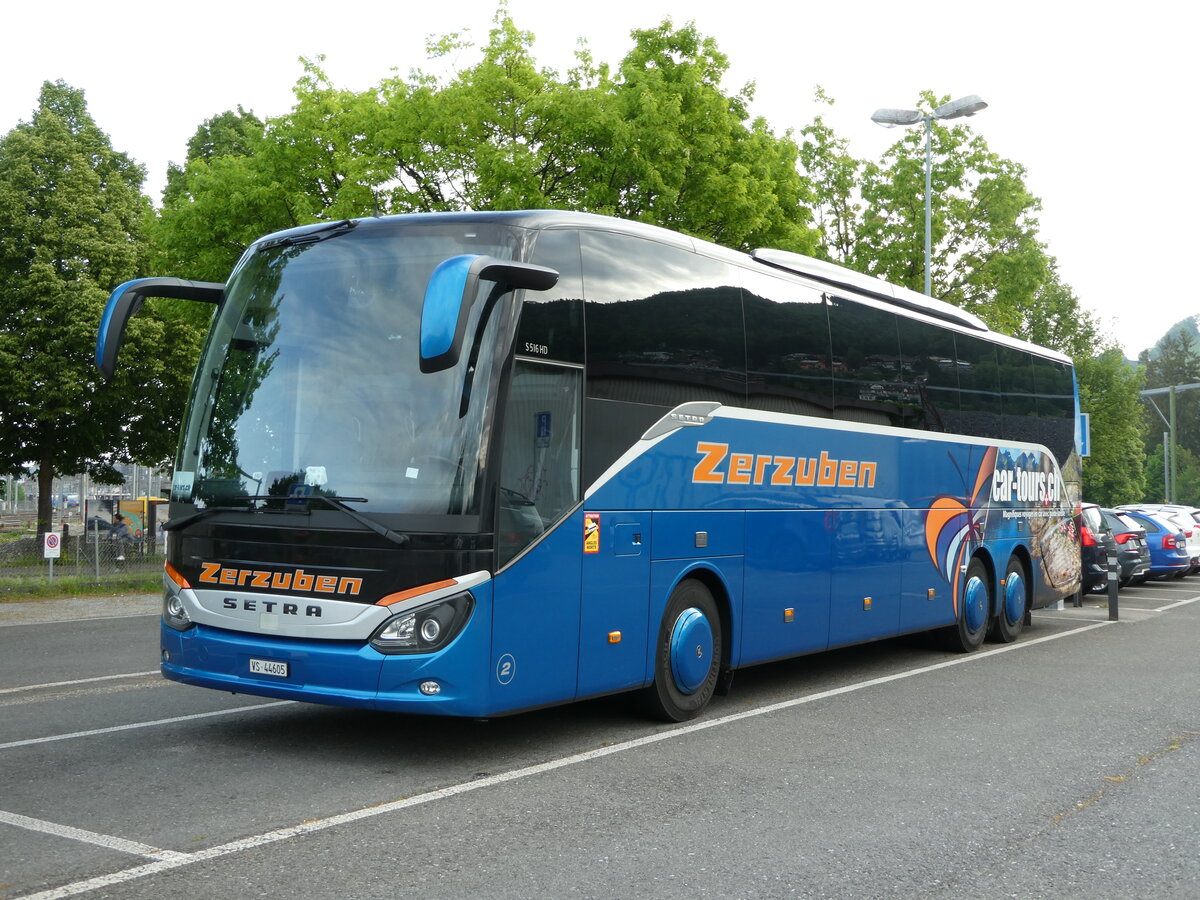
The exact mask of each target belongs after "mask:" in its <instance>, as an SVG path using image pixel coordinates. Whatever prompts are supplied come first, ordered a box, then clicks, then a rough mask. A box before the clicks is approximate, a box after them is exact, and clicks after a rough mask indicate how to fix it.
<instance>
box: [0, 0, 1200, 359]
mask: <svg viewBox="0 0 1200 900" xmlns="http://www.w3.org/2000/svg"><path fill="white" fill-rule="evenodd" d="M497 5H498V2H497V0H452V2H449V3H430V2H427V0H420V2H412V0H391V2H381V0H343V2H340V3H339V2H328V0H321V2H311V0H292V2H276V3H269V4H267V3H259V2H255V0H240V2H236V3H235V2H230V0H205V2H202V3H187V4H184V3H171V2H163V0H155V2H151V0H125V2H121V3H114V4H100V3H95V2H94V0H93V2H86V3H84V2H79V0H59V2H57V3H27V2H22V3H16V4H9V7H8V8H7V9H6V10H5V12H4V14H3V23H4V31H5V35H6V39H5V41H4V48H3V51H2V52H0V85H2V88H0V133H3V132H6V131H8V130H9V129H11V128H12V127H13V126H15V125H16V124H17V123H18V122H20V121H27V120H28V119H29V118H30V116H31V114H32V112H33V110H34V108H35V107H36V105H37V96H38V91H39V89H40V86H41V84H42V82H43V81H46V80H56V79H63V80H64V81H66V82H67V83H68V84H70V85H72V86H73V87H77V88H82V89H83V90H84V91H85V92H86V96H87V101H88V108H89V110H90V112H91V114H92V116H93V117H94V118H95V120H96V121H97V123H98V124H99V126H100V127H101V128H102V129H103V130H104V131H105V132H107V133H108V135H109V136H110V137H111V139H112V143H113V146H114V147H115V148H116V149H118V150H121V151H124V152H125V153H128V154H129V155H130V156H132V157H133V158H134V159H136V160H137V161H139V162H141V163H143V164H144V165H145V166H146V167H147V170H148V179H147V184H146V191H147V193H149V194H150V195H151V196H152V197H154V198H155V201H156V202H157V201H158V200H159V195H160V192H161V188H162V184H163V182H164V180H165V173H166V167H167V163H168V162H171V161H175V162H182V161H183V160H184V158H185V156H186V152H187V149H186V145H187V141H188V138H190V137H191V135H192V134H193V133H194V132H195V130H196V127H197V126H198V125H199V124H200V123H201V122H202V121H203V120H204V119H206V118H209V117H211V116H213V115H215V114H217V113H219V112H222V111H224V110H227V109H234V108H236V107H237V106H238V104H241V105H242V106H243V107H244V108H246V109H248V110H252V111H254V112H255V113H257V114H258V115H259V116H260V117H266V116H271V115H277V114H280V113H284V112H286V111H287V110H289V109H290V108H291V105H292V100H293V98H292V93H291V89H292V86H293V85H294V84H295V82H296V80H297V79H298V78H299V76H300V74H301V67H300V64H299V62H298V58H299V57H300V56H308V57H315V56H317V55H318V54H324V55H325V57H326V61H325V64H324V65H325V70H326V72H327V73H328V74H329V75H330V77H331V79H332V80H333V82H334V83H335V84H336V85H337V86H339V87H344V88H349V89H355V90H362V89H364V88H367V87H369V86H371V85H373V84H375V83H377V82H378V81H379V80H380V79H382V78H383V77H385V76H387V75H388V74H389V73H390V71H391V70H393V69H396V70H399V72H400V73H401V74H407V73H408V72H409V71H410V70H411V69H413V68H425V69H428V70H435V69H436V66H437V65H438V64H435V63H430V62H428V60H427V58H426V56H425V52H424V46H425V41H426V39H427V37H429V36H430V35H440V34H445V33H448V32H451V31H463V30H469V32H470V34H471V35H472V36H473V37H474V39H475V41H476V43H483V42H485V41H486V39H487V32H488V29H489V28H490V27H491V24H492V18H493V15H494V13H495V11H496V8H497ZM508 8H509V11H510V12H511V14H512V16H513V18H514V20H515V22H516V24H517V25H518V27H520V28H523V29H525V30H528V31H532V32H533V33H534V35H535V36H536V38H537V40H536V43H535V44H534V48H533V52H534V56H535V58H536V59H537V61H538V63H539V64H540V65H542V66H543V67H550V68H554V69H557V70H558V71H560V72H562V71H564V70H565V69H566V68H568V67H569V65H570V64H571V62H572V54H573V53H574V51H575V49H576V46H577V44H578V41H579V39H580V38H584V39H586V41H587V43H588V46H589V47H590V49H591V51H592V54H593V56H594V57H595V59H596V60H597V61H603V62H609V63H612V64H613V65H615V64H617V63H618V62H619V61H620V60H621V58H622V57H623V56H624V55H625V54H626V52H627V51H628V50H629V49H630V47H631V46H632V41H631V39H630V37H629V32H630V31H631V30H632V29H634V28H650V27H653V26H655V25H657V24H658V23H659V22H661V21H662V20H663V19H664V18H667V17H670V18H672V20H673V21H674V22H675V23H676V24H677V25H682V24H684V23H686V22H688V21H694V22H695V23H696V25H697V27H698V28H699V29H700V31H701V32H702V33H703V34H705V35H708V36H711V37H714V38H715V39H716V40H717V43H718V46H719V47H720V49H721V50H722V51H723V52H724V53H725V54H726V56H728V57H729V60H730V73H729V76H728V79H727V82H726V84H725V88H726V90H728V91H733V90H736V89H737V88H739V87H740V86H741V85H743V84H745V83H746V82H750V81H753V82H755V84H756V85H757V91H756V99H755V104H754V106H753V108H752V112H753V113H754V114H755V115H762V116H764V117H765V118H766V119H767V120H768V122H770V124H771V125H772V127H773V128H774V129H775V130H776V132H777V133H782V132H783V131H784V130H785V129H787V128H794V129H796V130H797V131H798V130H799V129H800V128H802V127H804V125H806V124H807V123H808V122H810V121H811V120H812V117H813V116H814V115H815V114H816V113H817V112H818V111H823V112H824V115H825V117H826V120H827V121H828V122H829V123H830V124H831V125H832V126H833V127H834V128H835V130H836V131H837V132H838V133H839V134H841V135H843V136H845V137H847V138H849V139H850V142H851V146H850V149H851V152H852V153H853V154H855V155H856V156H859V157H865V158H871V159H875V158H878V157H879V156H880V154H881V153H882V152H883V151H884V149H885V148H886V147H887V146H889V145H890V144H891V143H892V142H893V141H894V140H896V138H897V137H898V134H897V133H896V132H893V131H888V130H886V129H883V128H880V127H879V126H877V125H874V124H872V123H871V122H870V115H871V113H872V112H873V111H874V110H875V109H876V108H878V107H884V106H891V107H912V106H914V105H915V104H916V102H917V99H918V95H919V93H920V91H922V90H925V89H929V90H932V91H934V92H935V93H936V94H939V95H941V94H950V95H951V96H953V97H960V96H963V95H966V94H979V95H980V96H981V97H983V99H984V100H986V101H987V102H988V104H989V108H988V109H986V110H984V111H983V112H981V113H980V114H979V115H978V116H976V117H975V118H974V119H973V120H972V125H973V127H974V128H975V129H976V130H978V131H979V132H980V133H981V134H982V135H983V136H984V137H985V138H986V140H987V141H988V144H989V146H990V147H991V149H992V150H993V151H995V152H996V153H998V154H999V155H1001V156H1003V157H1006V158H1009V159H1012V160H1015V161H1016V162H1018V163H1020V164H1022V165H1023V166H1025V168H1026V170H1027V177H1026V181H1027V184H1028V186H1029V188H1030V190H1031V191H1032V192H1033V193H1034V195H1035V196H1038V197H1040V198H1041V200H1042V204H1043V211H1042V213H1041V215H1040V222H1041V237H1042V239H1043V241H1045V242H1046V243H1047V245H1048V246H1049V250H1050V253H1051V254H1052V255H1054V256H1055V257H1057V259H1058V262H1059V271H1060V274H1061V275H1062V277H1063V279H1064V280H1065V281H1066V282H1067V283H1068V284H1070V285H1071V286H1072V287H1073V288H1074V289H1075V292H1076V293H1077V294H1078V296H1079V297H1080V299H1081V301H1082V303H1083V305H1084V306H1085V307H1086V308H1088V309H1091V310H1093V311H1095V312H1096V313H1097V314H1098V315H1099V316H1100V319H1101V322H1102V323H1103V325H1104V326H1105V328H1106V330H1108V331H1109V332H1110V333H1111V334H1113V336H1114V337H1116V339H1117V340H1118V342H1119V343H1120V344H1121V346H1123V347H1124V348H1125V351H1126V355H1128V356H1130V357H1135V356H1136V355H1137V353H1138V352H1139V351H1140V350H1143V349H1145V348H1146V347H1149V346H1151V345H1152V344H1153V343H1154V342H1155V341H1157V340H1158V339H1159V338H1160V337H1161V336H1162V335H1163V333H1164V332H1165V331H1166V330H1167V329H1168V328H1169V327H1170V326H1171V325H1173V324H1174V323H1175V322H1177V321H1179V320H1180V319H1183V318H1185V317H1187V316H1191V315H1196V314H1200V298H1197V296H1196V293H1195V291H1194V290H1193V289H1192V288H1191V287H1190V286H1189V284H1188V282H1187V280H1186V272H1187V271H1188V268H1189V266H1190V262H1191V260H1192V258H1193V254H1194V247H1195V244H1196V229H1195V227H1194V226H1193V225H1192V220H1193V216H1194V214H1195V211H1196V209H1197V206H1198V203H1197V201H1198V200H1200V175H1198V174H1197V165H1196V163H1195V160H1194V159H1193V158H1192V154H1193V152H1194V150H1195V147H1196V141H1195V133H1194V127H1195V126H1194V124H1193V121H1192V120H1193V114H1192V110H1191V108H1190V106H1191V101H1190V100H1188V99H1187V97H1188V96H1190V93H1191V91H1192V89H1193V88H1194V85H1195V84H1196V70H1195V59H1196V55H1197V54H1196V50H1195V41H1196V39H1197V34H1198V33H1200V28H1198V26H1200V13H1197V7H1196V6H1195V5H1193V4H1190V3H1186V4H1185V3H1177V2H1172V3H1167V2H1165V0H1144V2H1141V3H1135V4H1116V3H1110V2H1106V0H1095V2H1090V3H1083V2H1063V0H1038V2H1030V0H1008V2H1006V3H989V4H981V3H972V2H971V0H957V2H954V0H950V2H943V0H930V2H924V3H923V2H920V0H910V2H906V3H900V2H896V0H834V2H830V0H826V2H822V3H805V2H803V0H800V2H791V3H788V2H784V0H724V2H712V0H689V2H678V0H677V2H668V0H602V2H599V3H595V4H590V3H578V2H564V0H557V2H550V0H509V2H508ZM474 61H475V60H474V58H473V57H470V56H464V57H462V58H461V59H460V60H459V65H460V67H466V66H469V65H471V64H473V62H474ZM818 84H819V85H821V86H822V87H824V88H825V90H826V92H827V93H828V94H830V95H831V96H832V97H834V98H835V100H836V101H837V103H836V105H835V106H834V107H833V108H832V109H831V110H819V109H818V107H817V106H816V104H814V102H813V94H814V87H815V86H816V85H818ZM162 274H174V273H162Z"/></svg>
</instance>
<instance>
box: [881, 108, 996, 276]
mask: <svg viewBox="0 0 1200 900" xmlns="http://www.w3.org/2000/svg"><path fill="white" fill-rule="evenodd" d="M981 109H987V104H986V103H985V102H984V101H983V100H981V99H980V98H979V95H977V94H969V95H968V96H966V97H959V98H958V99H957V100H951V101H950V102H949V103H945V104H943V105H941V106H939V107H938V108H937V109H935V110H934V111H933V112H932V113H930V114H929V115H923V114H922V113H921V111H920V110H916V109H877V110H875V112H874V113H873V114H872V116H871V121H872V122H874V123H876V124H877V125H882V126H884V127H885V128H895V127H896V126H897V125H916V124H917V123H918V122H924V123H925V295H926V296H929V295H930V294H931V293H932V284H931V272H930V262H931V257H932V256H933V253H932V251H931V249H930V237H929V233H930V230H931V224H932V223H931V219H932V216H931V213H930V192H931V182H932V178H933V149H932V138H933V120H934V119H958V118H960V117H962V116H973V115H975V113H977V112H979V111H980V110H981Z"/></svg>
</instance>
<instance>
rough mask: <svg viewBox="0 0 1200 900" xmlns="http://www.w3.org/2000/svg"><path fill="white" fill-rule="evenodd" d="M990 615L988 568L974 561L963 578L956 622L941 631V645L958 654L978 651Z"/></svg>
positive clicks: (990, 586)
mask: <svg viewBox="0 0 1200 900" xmlns="http://www.w3.org/2000/svg"><path fill="white" fill-rule="evenodd" d="M991 612H992V584H991V579H990V578H989V577H988V570H987V566H985V565H984V564H983V562H982V561H981V560H980V559H979V558H978V557H976V558H974V559H972V560H971V562H970V564H969V565H968V566H967V572H966V574H965V575H964V576H963V580H962V590H961V591H960V593H959V598H958V621H957V622H955V623H954V624H953V625H950V626H949V627H947V628H944V629H942V631H941V638H942V645H943V646H944V647H945V648H946V649H947V650H953V651H955V652H958V653H970V652H971V651H972V650H977V649H979V645H980V644H982V643H983V638H984V635H986V634H987V630H988V621H989V619H990V617H991Z"/></svg>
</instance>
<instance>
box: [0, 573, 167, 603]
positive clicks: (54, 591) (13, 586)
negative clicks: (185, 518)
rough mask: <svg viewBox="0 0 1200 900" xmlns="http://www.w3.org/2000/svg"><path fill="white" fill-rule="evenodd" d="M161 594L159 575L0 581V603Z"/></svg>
mask: <svg viewBox="0 0 1200 900" xmlns="http://www.w3.org/2000/svg"><path fill="white" fill-rule="evenodd" d="M161 590H162V575H161V574H159V573H154V574H132V575H123V576H118V577H113V578H105V579H104V580H103V581H96V579H95V578H90V577H89V578H84V577H80V576H76V575H55V576H54V580H53V581H47V579H46V578H45V577H44V576H42V577H37V578H34V577H28V578H4V579H0V603H26V602H29V601H31V600H55V599H58V598H59V597H118V596H121V595H123V594H156V593H158V592H159V591H161Z"/></svg>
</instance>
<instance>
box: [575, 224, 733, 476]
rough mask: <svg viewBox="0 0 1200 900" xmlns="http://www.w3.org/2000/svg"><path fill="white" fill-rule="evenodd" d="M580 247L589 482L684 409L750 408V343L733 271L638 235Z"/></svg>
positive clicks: (601, 238)
mask: <svg viewBox="0 0 1200 900" xmlns="http://www.w3.org/2000/svg"><path fill="white" fill-rule="evenodd" d="M580 243H581V249H582V251H583V287H584V295H585V299H586V305H585V317H586V321H587V388H586V392H587V422H586V427H587V441H586V443H587V447H588V454H587V459H586V460H585V461H584V466H585V480H586V481H587V482H589V483H590V482H591V481H592V480H593V479H595V478H597V477H599V476H600V475H601V474H602V473H603V472H604V470H605V469H607V468H608V466H609V465H610V464H611V463H612V462H613V461H615V460H616V459H617V458H618V457H619V456H620V455H621V453H623V452H624V451H625V450H626V449H628V448H629V447H631V446H632V445H633V444H634V443H636V442H637V440H638V438H640V437H641V435H642V434H643V433H645V431H646V429H647V428H649V427H650V426H651V425H653V424H654V423H655V422H656V421H658V419H660V418H661V417H662V416H663V415H665V414H666V413H668V412H670V411H671V410H672V409H674V408H675V407H676V406H678V405H679V404H681V403H687V402H689V401H693V400H714V401H716V402H718V403H724V404H728V405H731V406H744V405H745V402H746V337H745V327H744V323H743V318H742V292H741V288H740V286H739V283H740V275H739V274H738V272H736V271H735V270H734V267H733V266H732V265H730V264H728V263H725V262H723V261H721V260H718V259H714V258H712V257H708V256H703V255H701V254H698V253H695V252H693V251H692V250H691V249H689V248H687V247H681V246H673V245H671V244H664V243H660V242H658V241H654V240H650V239H648V238H643V237H636V236H633V235H623V234H613V233H610V232H599V231H587V232H583V233H582V234H581V235H580Z"/></svg>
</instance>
